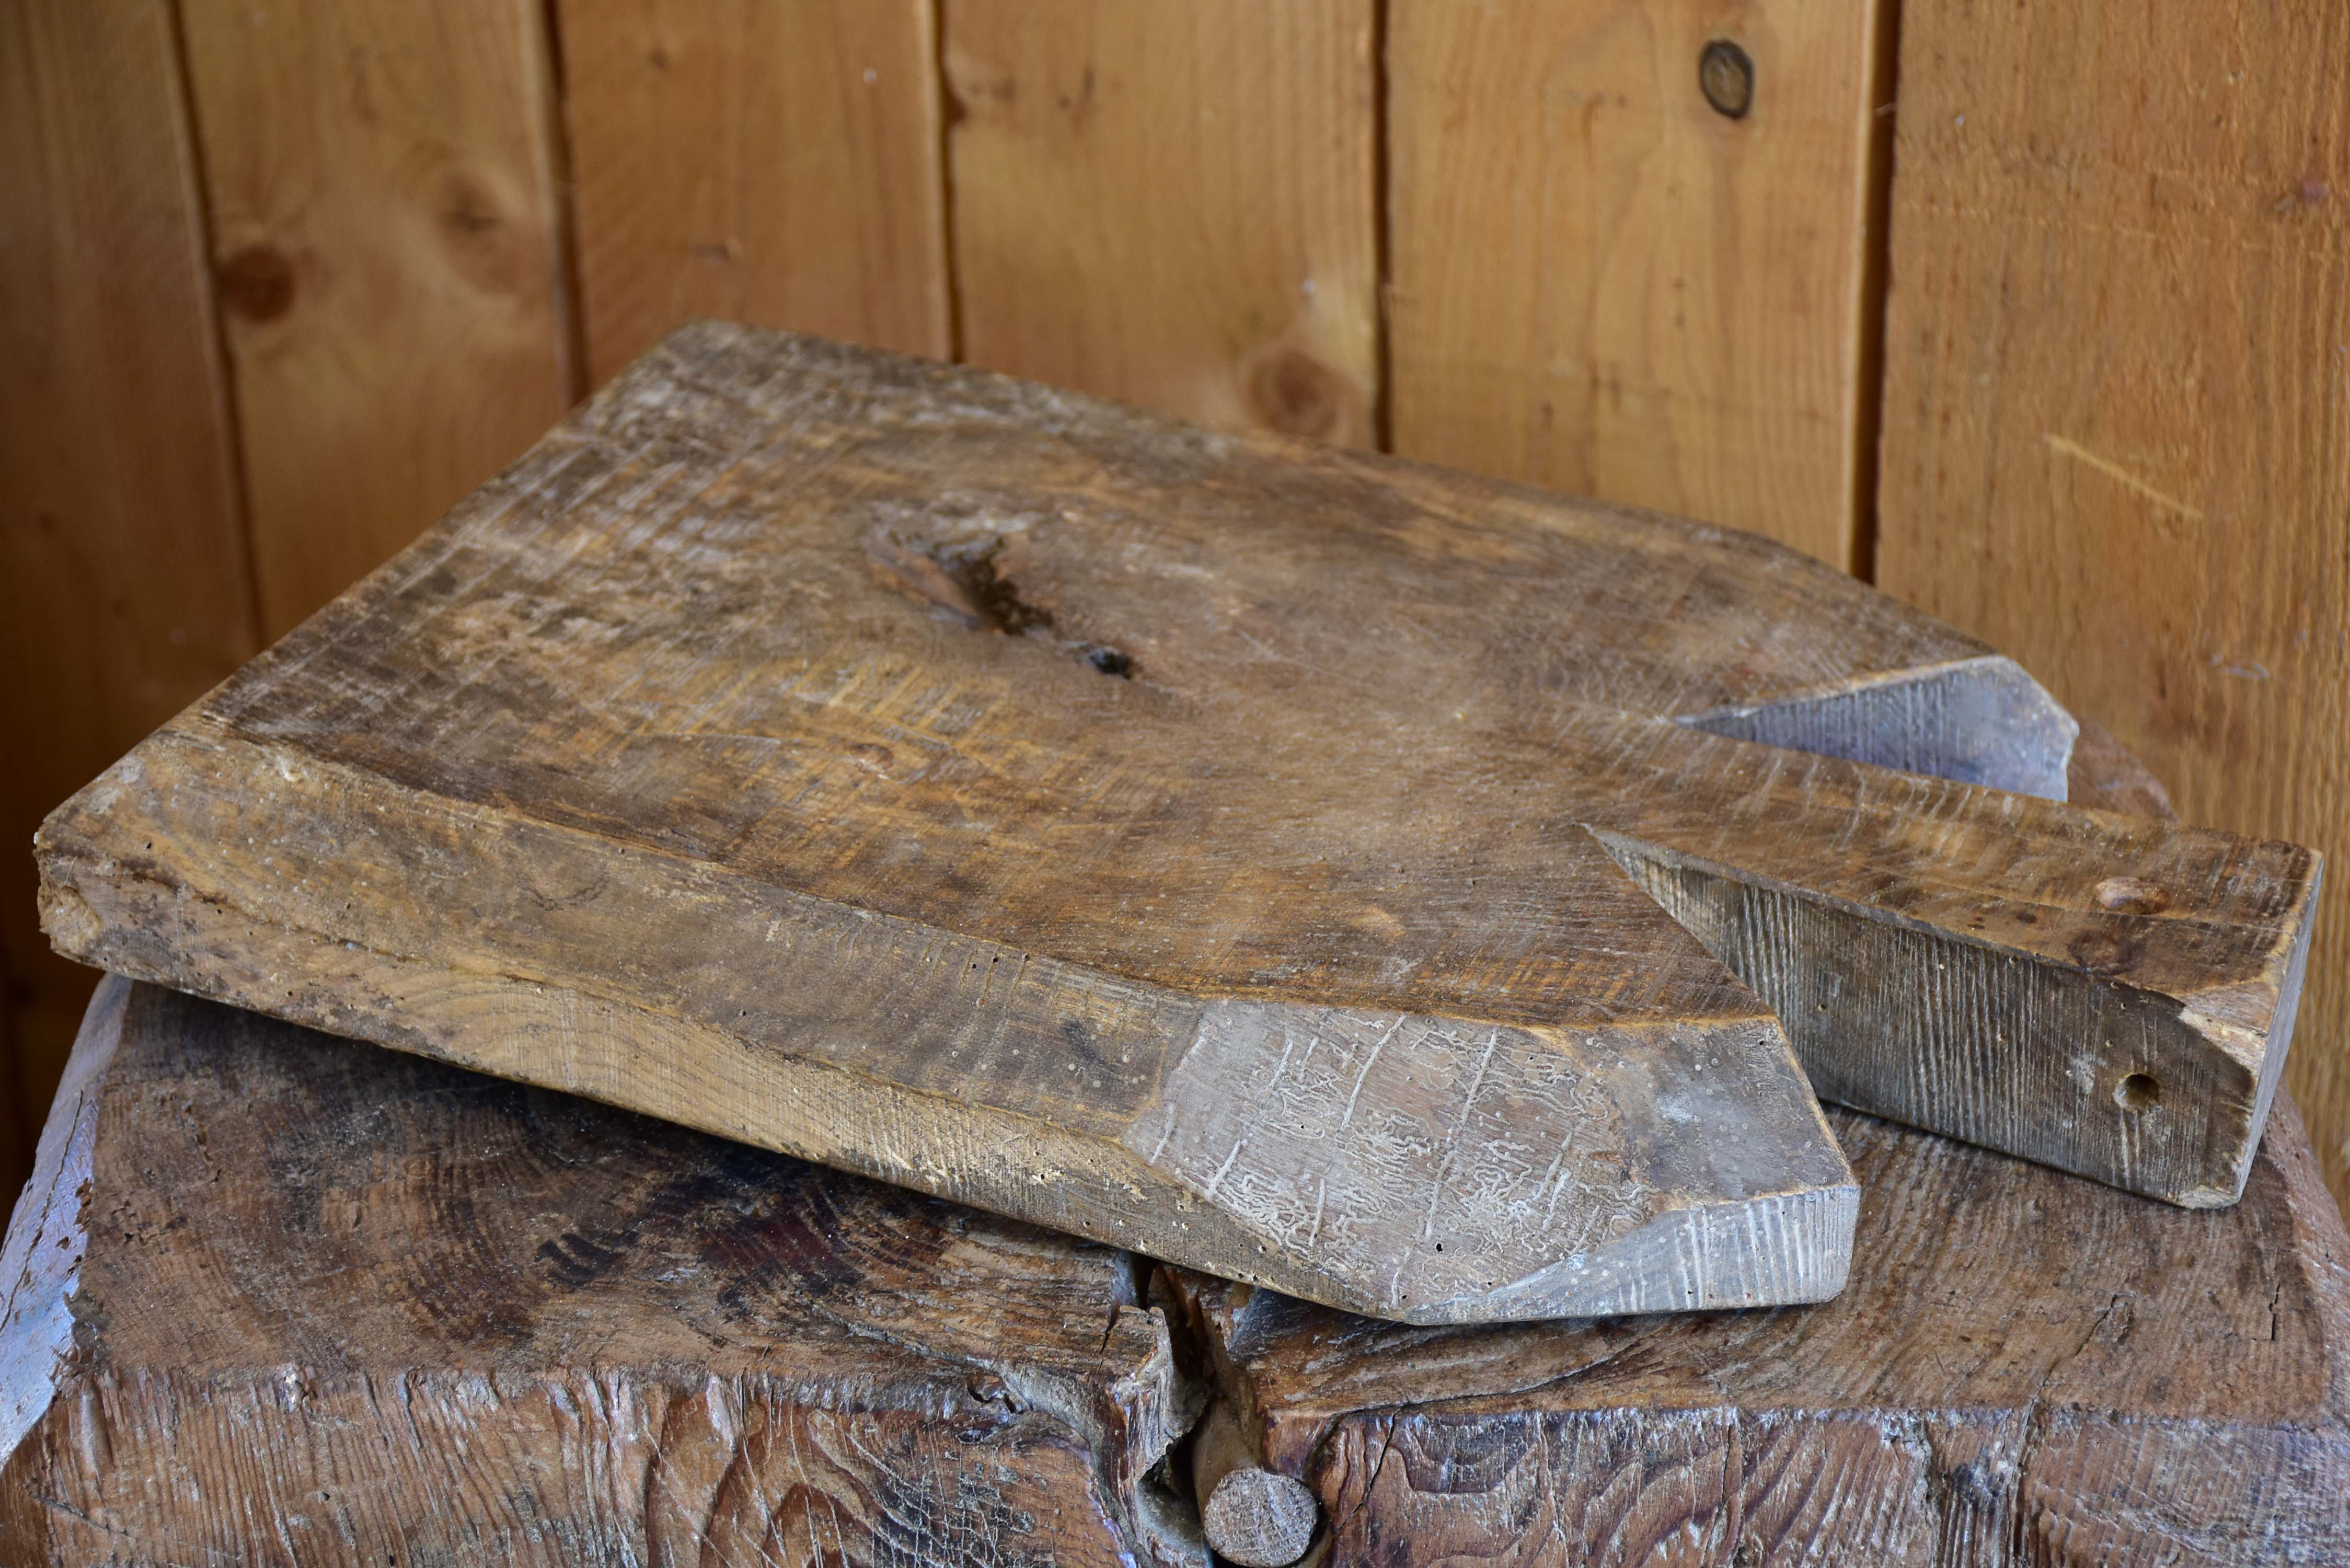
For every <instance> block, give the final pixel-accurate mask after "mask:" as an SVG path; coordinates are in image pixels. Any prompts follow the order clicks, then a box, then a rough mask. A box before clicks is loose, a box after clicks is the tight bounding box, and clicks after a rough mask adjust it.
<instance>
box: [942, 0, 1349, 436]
mask: <svg viewBox="0 0 2350 1568" xmlns="http://www.w3.org/2000/svg"><path fill="white" fill-rule="evenodd" d="M941 15H942V16H943V17H944V32H945V36H944V47H945V56H944V58H945V63H946V75H947V83H948V90H949V91H950V93H951V95H952V101H951V104H950V106H949V115H950V119H951V127H952V129H951V132H950V136H949V155H950V159H951V175H952V180H951V188H952V191H953V199H954V223H953V233H954V271H955V288H956V293H957V297H958V301H959V306H960V310H961V319H962V355H963V357H964V358H967V359H969V360H970V361H971V362H972V363H973V364H977V365H983V366H986V367H987V368H989V369H995V370H1003V371H1007V372H1010V373H1012V374H1014V375H1019V376H1033V377H1035V378H1036V379H1039V380H1044V381H1050V382H1053V383H1055V384H1056V385H1060V386H1065V387H1076V388H1080V389H1084V390H1087V391H1090V392H1097V393H1101V394H1104V395H1106V396H1108V397H1114V398H1119V399H1123V400H1128V401H1130V402H1135V403H1140V404H1143V405H1145V406H1147V407H1149V408H1154V409H1159V410H1164V411H1167V412H1170V413H1175V414H1180V415H1181V416H1183V417H1184V418H1186V419H1192V420H1198V421H1201V422H1203V423H1206V424H1211V425H1217V426H1222V427H1225V428H1232V429H1247V428H1254V429H1270V430H1276V431H1286V432H1288V433H1291V434H1294V435H1303V436H1314V437H1317V438H1322V439H1326V440H1331V441H1347V442H1352V443H1356V444H1358V445H1368V444H1370V443H1371V441H1373V440H1374V437H1375V435H1376V430H1375V423H1374V414H1375V410H1376V406H1377V401H1378V275H1377V260H1376V255H1377V228H1376V225H1377V223H1378V217H1377V202H1378V196H1377V192H1376V190H1375V174H1374V168H1373V143H1374V140H1375V137H1376V133H1377V132H1376V125H1377V116H1378V103H1377V101H1376V97H1375V94H1374V90H1373V81H1374V72H1373V61H1372V58H1371V41H1372V5H1371V0H1295V3H1293V4H1287V5H1260V4H1256V3H1254V0H1197V3H1193V4H1186V5H1128V4H1121V3H1119V0H945V4H944V5H943V8H942V12H941Z"/></svg>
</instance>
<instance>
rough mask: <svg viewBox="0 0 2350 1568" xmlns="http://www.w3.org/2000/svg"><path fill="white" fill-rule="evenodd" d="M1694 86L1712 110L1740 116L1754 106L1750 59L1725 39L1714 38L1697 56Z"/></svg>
mask: <svg viewBox="0 0 2350 1568" xmlns="http://www.w3.org/2000/svg"><path fill="white" fill-rule="evenodd" d="M1697 85H1698V88H1699V90H1700V91H1701V92H1703V93H1704V94H1705V101H1706V102H1708V103H1710V104H1711V105H1713V107H1714V109H1715V112H1717V113H1719V114H1721V115H1724V116H1727V117H1728V118H1729V119H1745V118H1746V111H1747V110H1748V109H1752V108H1753V107H1754V58H1753V57H1752V56H1751V55H1749V54H1748V53H1747V52H1746V51H1745V50H1744V49H1742V48H1740V47H1738V46H1737V45H1736V44H1733V43H1731V41H1730V40H1729V39H1727V38H1716V39H1714V40H1713V41H1712V42H1711V43H1710V44H1708V45H1706V47H1705V52H1704V53H1703V54H1700V56H1698V57H1697Z"/></svg>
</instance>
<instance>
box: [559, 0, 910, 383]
mask: <svg viewBox="0 0 2350 1568" xmlns="http://www.w3.org/2000/svg"><path fill="white" fill-rule="evenodd" d="M561 17H562V25H561V28H560V32H561V39H562V49H563V64H564V84H565V85H564V98H565V118H566V122H567V125H568V126H569V128H570V145H571V175H572V182H573V188H574V198H573V200H574V210H575V212H576V213H577V234H578V248H579V280H580V289H579V292H580V303H581V315H582V317H583V320H584V321H585V324H586V330H587V362H588V373H589V378H590V379H591V380H592V381H594V382H598V383H600V382H602V381H603V380H604V379H607V378H608V377H609V376H611V375H612V374H613V372H615V371H617V370H618V369H619V368H620V367H621V366H623V365H625V364H627V363H628V362H629V360H630V359H633V358H636V357H637V356H638V355H639V354H640V353H642V352H643V351H644V350H645V349H647V348H650V347H651V346H652V344H653V342H654V341H655V340H656V339H657V338H659V337H660V335H661V334H662V333H663V332H665V331H667V330H668V329H669V328H670V327H673V326H675V325H676V324H677V323H679V322H681V321H683V320H685V319H687V318H689V317H695V316H723V317H731V318H733V319H735V320H740V321H751V322H756V323H758V324H759V325H761V326H767V327H795V328H798V329H800V330H803V331H808V332H820V333H823V334H825V335H826V336H827V337H844V338H847V339H850V340H852V341H855V342H859V343H870V344H873V345H875V346H877V347H879V348H899V349H904V350H906V351H908V352H910V353H917V354H929V355H932V356H934V357H937V358H946V357H947V356H949V355H950V354H951V352H952V336H951V331H950V327H949V321H948V315H947V290H946V235H945V198H944V192H943V191H942V189H941V173H940V171H941V148H940V130H939V82H938V64H937V48H936V40H935V37H934V36H933V35H934V31H935V28H934V26H933V19H932V18H933V13H932V5H931V0H869V3H860V4H855V5H847V4H842V3H840V0H562V10H561Z"/></svg>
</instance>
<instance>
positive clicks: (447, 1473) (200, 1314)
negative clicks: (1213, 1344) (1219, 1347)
mask: <svg viewBox="0 0 2350 1568" xmlns="http://www.w3.org/2000/svg"><path fill="white" fill-rule="evenodd" d="M42 1162H43V1166H42V1172H41V1178H40V1179H39V1180H37V1181H36V1184H35V1185H34V1187H32V1188H31V1189H27V1191H26V1196H25V1198H24V1199H23V1200H22V1201H21V1202H20V1203H19V1204H18V1207H17V1210H16V1220H15V1223H14V1224H13V1225H12V1227H11V1229H10V1232H9V1238H8V1245H7V1254H6V1255H7V1262H8V1270H7V1276H8V1278H9V1280H10V1281H11V1295H10V1307H11V1310H10V1314H9V1316H8V1317H7V1319H6V1321H5V1324H0V1456H5V1469H0V1556H5V1559H6V1560H7V1561H8V1562H10V1563H26V1564H30V1563H74V1562H88V1561H91V1560H93V1559H95V1558H97V1557H99V1556H105V1557H107V1558H108V1559H109V1561H113V1560H122V1561H138V1562H153V1563H192V1562H239V1563H303V1564H306V1565H307V1564H318V1563H351V1564H362V1563H366V1564H377V1563H384V1562H385V1561H387V1560H388V1559H396V1560H398V1561H400V1562H411V1561H415V1562H434V1563H546V1564H552V1563H577V1564H581V1565H583V1568H584V1565H587V1564H603V1563H616V1562H630V1563H657V1564H670V1563H718V1564H725V1563H734V1564H744V1565H748V1564H754V1563H804V1562H816V1561H820V1562H824V1563H858V1564H868V1563H870V1564H884V1563H975V1564H999V1565H1005V1568H1009V1565H1013V1564H1042V1563H1063V1564H1072V1565H1074V1564H1095V1563H1098V1564H1102V1565H1104V1568H1107V1565H1109V1564H1113V1563H1135V1562H1141V1563H1190V1564H1203V1563H1204V1553H1203V1552H1201V1548H1200V1546H1199V1542H1198V1535H1197V1531H1196V1527H1195V1526H1192V1525H1191V1524H1189V1523H1188V1522H1187V1520H1186V1516H1185V1514H1184V1511H1183V1509H1182V1508H1181V1507H1180V1505H1178V1504H1175V1503H1174V1502H1172V1501H1171V1500H1170V1497H1169V1496H1168V1495H1167V1494H1166V1493H1164V1492H1163V1491H1162V1490H1160V1489H1159V1483H1158V1482H1157V1481H1156V1480H1148V1479H1146V1475H1147V1472H1149V1470H1150V1469H1151V1468H1152V1467H1153V1466H1155V1465H1156V1464H1157V1463H1158V1462H1159V1459H1160V1458H1161V1457H1162V1456H1163V1455H1165V1453H1166V1452H1167V1450H1168V1449H1169V1447H1170V1444H1171V1443H1172V1442H1173V1440H1174V1439H1175V1438H1176V1437H1177V1436H1178V1435H1180V1432H1181V1430H1182V1429H1183V1428H1184V1427H1185V1426H1186V1425H1188V1424H1189V1423H1190V1421H1191V1419H1192V1418H1194V1417H1195V1416H1196V1414H1197V1411H1196V1408H1195V1404H1196V1400H1195V1398H1194V1397H1193V1396H1192V1395H1191V1394H1189V1393H1187V1392H1186V1390H1185V1387H1184V1386H1183V1384H1182V1381H1181V1379H1180V1377H1179V1376H1178V1374H1177V1372H1176V1370H1175V1368H1174V1366H1173V1364H1172V1362H1171V1361H1170V1347H1169V1341H1168V1334H1167V1328H1166V1323H1165V1320H1164V1318H1163V1317H1162V1316H1161V1314H1159V1312H1158V1311H1157V1310H1156V1309H1154V1308H1152V1307H1149V1306H1148V1305H1145V1304H1142V1303H1139V1302H1138V1300H1137V1298H1136V1294H1135V1288H1134V1287H1135V1275H1134V1272H1133V1268H1132V1261H1131V1260H1130V1259H1128V1257H1127V1256H1126V1255H1124V1254H1122V1253H1118V1252H1115V1251H1109V1250H1107V1249H1104V1248H1099V1247H1094V1246H1089V1245H1087V1244H1084V1243H1081V1242H1076V1241H1069V1240H1068V1239H1066V1238H1065V1237H1058V1236H1053V1235H1048V1234H1046V1233H1045V1232H1042V1231H1033V1230H1030V1229H1028V1228H1027V1227H1025V1226H1022V1225H1018V1224H1014V1223H1012V1222H1010V1221H1005V1220H993V1219H991V1218H989V1217H987V1216H985V1215H982V1214H976V1213H972V1212H970V1211H968V1210H959V1209H956V1208H954V1207H952V1206H951V1205H948V1204H945V1203H941V1202H939V1201H937V1200H935V1199H921V1198H917V1197H915V1196H913V1195H911V1194H909V1193H905V1192H902V1191H899V1190H896V1189H887V1188H882V1187H879V1186H877V1185H875V1184H873V1183H870V1182H867V1181H864V1180H861V1179H857V1178H854V1177H847V1176H842V1175H838V1174H835V1173H832V1172H828V1171H823V1170H819V1169H816V1168H814V1167H811V1166H806V1165H803V1164H801V1163H799V1162H797V1161H795V1160H790V1159H785V1158H779V1157H775V1156H772V1155H766V1154H763V1153H760V1152H758V1151H756V1150H753V1149H748V1148H744V1147H741V1146H740V1145H733V1144H728V1143H724V1142H722V1141H720V1140H717V1139H712V1138H705V1137H696V1136H694V1135H691V1134H689V1133H686V1132H683V1131H681V1130H680V1129H678V1128H675V1127H668V1126H664V1125H662V1124H660V1123H655V1122H650V1121H646V1120H644V1119H642V1118H639V1117H636V1116H627V1115H625V1114H622V1113H619V1112H616V1111H609V1110H606V1109H603V1108H601V1107H598V1106H591V1105H588V1104H587V1103H586V1102H583V1101H578V1100H573V1099H569V1098H567V1097H565V1096H554V1095H547V1094H544V1093H541V1092H538V1091H535V1090H528V1089H524V1088H519V1087H517V1086H515V1085H510V1084H504V1083H500V1082H498V1081H496V1080H494V1079H491V1078H485V1077H480V1076H477V1075H472V1074H466V1073H461V1072H458V1071H455V1070H453V1069H452V1068H448V1067H443V1066H441V1065H439V1064H432V1063H426V1062H421V1061H418V1060H415V1059H413V1058H407V1057H401V1056H398V1055H394V1054H390V1053H387V1052H379V1051H375V1050H373V1049H370V1048H368V1047H365V1046H359V1045H352V1044H347V1043H344V1042H340V1041H335V1040H329V1039H327V1038H324V1037H321V1036H317V1035H314V1034H310V1033H307V1031H304V1030H300V1029H296V1028H294V1027H292V1026H289V1025H286V1024H281V1023H271V1022H269V1021H266V1020H264V1019H260V1018H257V1017H255V1016H254V1015H252V1014H249V1013H241V1012H234V1011H233V1010H231V1009H227V1008H223V1007H220V1006H217V1005H215V1004H213V1003H210V1002H198V1001H195V1000H194V999H192V998H188V997H183V996H178V995H174V994H172V993H170V992H162V991H160V990H156V989H152V988H148V987H138V986H131V985H128V984H126V983H125V982H123V981H120V980H109V981H106V982H105V984H104V985H103V986H102V987H101V988H100V991H99V997H98V1000H97V1002H95V1003H94V1004H93V1006H92V1009H91V1013H90V1018H89V1022H88V1027H87V1029H86V1031H85V1033H84V1035H83V1039H82V1042H81V1044H80V1046H79V1048H78V1051H77V1053H76V1054H75V1057H74V1062H73V1066H72V1068H71V1070H70V1072H69V1074H68V1083H67V1086H66V1089H65V1092H64V1093H63V1094H61V1095H60V1096H59V1099H58V1102H57V1109H56V1112H55V1114H54V1116H53V1117H52V1120H51V1122H50V1127H49V1130H48V1132H47V1135H45V1138H44V1142H43V1146H42ZM68 1348H69V1349H70V1353H69V1354H66V1353H67V1352H68Z"/></svg>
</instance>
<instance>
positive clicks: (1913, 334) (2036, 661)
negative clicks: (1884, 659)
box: [1879, 0, 2350, 1203]
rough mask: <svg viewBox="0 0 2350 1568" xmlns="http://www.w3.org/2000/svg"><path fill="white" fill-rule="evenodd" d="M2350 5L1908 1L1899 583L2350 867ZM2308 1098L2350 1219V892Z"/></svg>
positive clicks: (2323, 988)
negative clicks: (2347, 858) (2349, 84)
mask: <svg viewBox="0 0 2350 1568" xmlns="http://www.w3.org/2000/svg"><path fill="white" fill-rule="evenodd" d="M2345 61H2350V8H2345V7H2344V6H2343V5H2339V4H2338V3H2335V0H2280V3H2276V4H2269V3H2267V0H2261V3H2258V4H2255V3H2253V0H2211V3H2210V4H2208V5H2181V6H2161V5H2141V6H2133V7H2127V8H2116V7H2111V6H2103V5H2053V4H2052V5H2024V6H2021V7H2019V6H2016V5H2012V4H2008V3H2006V0H1999V3H1992V0H1906V3H1905V5H1904V6H1903V12H1902V44H1901V108H1900V115H1899V129H1898V156H1897V161H1896V167H1897V170H1898V176H1897V178H1896V180H1895V182H1894V190H1893V229H1892V255H1891V259H1890V265H1889V274H1890V278H1891V288H1890V294H1889V297H1888V305H1887V327H1886V338H1885V341H1886V379H1885V405H1884V409H1885V414H1884V418H1885V444H1884V469H1883V473H1884V487H1883V493H1882V537H1881V542H1880V544H1879V563H1880V580H1881V582H1882V583H1883V585H1884V586H1885V587H1887V588H1888V589H1890V590H1891V591H1892V592H1894V593H1896V594H1898V595H1900V596H1901V597H1904V598H1907V599H1909V600H1911V601H1913V602H1915V603H1917V604H1919V605H1922V606H1924V607H1926V608H1928V609H1929V610H1932V611H1934V612H1935V613H1936V614H1939V615H1941V616H1943V617H1945V618H1949V619H1950V620H1952V621H1955V622H1957V623H1958V624H1959V625H1960V626H1962V627H1965V628H1968V629H1969V630H1971V631H1974V632H1976V633H1978V634H1980V635H1981V636H1982V637H1985V638H1987V639H1990V640H1991V641H1992V642H1994V643H1997V644H1998V645H2000V646H2001V647H2002V648H2003V649H2006V650H2008V651H2009V652H2011V653H2013V654H2014V655H2016V656H2017V657H2018V658H2019V659H2022V661H2023V663H2024V664H2025V665H2026V666H2027V667H2029V668H2030V669H2031V670H2033V671H2034V672H2035V673H2037V674H2038V675H2039V676H2040V678H2041V679H2042V680H2045V681H2047V682H2048V683H2049V684H2050V686H2051V687H2052V688H2053V689H2054V691H2056V693H2057V695H2058V696H2059V697H2060V698H2062V699H2063V700H2064V701H2066V702H2068V703H2071V704H2073V705H2074V707H2076V708H2077V709H2079V710H2080V711H2085V712H2088V713H2093V714H2095V715H2096V716H2097V717H2098V718H2099V719H2100V720H2102V721H2103V722H2105V723H2106V724H2107V725H2108V726H2110V727H2112V728H2113V729H2114V730H2115V731H2116V732H2117V733H2119V734H2120V736H2121V737H2122V739H2123V740H2124V741H2126V742H2127V743H2128V744H2129V745H2130V746H2132V747H2133V748H2134V749H2136V750H2137V752H2138V753H2140V754H2142V755H2143V756H2144V757H2145V758H2146V759H2147V762H2148V763H2151V764H2152V765H2153V767H2154V770H2155V771H2156V773H2158V774H2160V775H2161V776H2162V777H2163V778H2164V779H2165V780H2167V781H2168V784H2170V786H2171V789H2172V792H2173V794H2175V796H2176V797H2177V801H2178V806H2179V809H2180V810H2181V812H2182V813H2184V815H2187V816H2189V817H2190V818H2192V819H2194V820H2197V821H2204V822H2211V823H2215V824H2219V825H2222V826H2229V827H2233V828H2238V829H2241V830H2244V831H2248V832H2257V833H2267V834H2275V835H2278V836H2289V837H2293V838H2297V839H2300V840H2302V841H2303V842H2306V843H2310V844H2314V845H2316V846H2318V847H2320V848H2322V849H2324V850H2326V851H2328V852H2329V853H2330V854H2333V855H2334V856H2336V857H2339V856H2340V855H2342V854H2343V853H2344V852H2345V851H2350V832H2346V831H2345V829H2350V786H2345V779H2350V93H2345V90H2344V83H2345V77H2344V65H2345ZM2331 870H2332V875H2331V876H2330V877H2329V878H2328V881H2329V882H2330V884H2331V886H2330V888H2328V894H2327V897H2326V898H2325V901H2324V908H2323V909H2322V911H2321V913H2320V916H2319V919H2318V923H2317V928H2316V937H2315V942H2316V946H2315V949H2314V952H2313V953H2312V956H2311V958H2310V967H2309V980H2308V986H2307V990H2306V992H2305V994H2304V996H2303V1002H2302V1012H2301V1018H2300V1023H2299V1028H2298V1030H2297V1031H2296V1033H2295V1037H2294V1043H2293V1054H2292V1056H2291V1057H2290V1058H2289V1059H2288V1067H2287V1077H2288V1082H2289V1083H2290V1084H2291V1085H2292V1087H2293V1092H2294V1095H2295V1096H2296V1097H2297V1098H2299V1100H2300V1101H2301V1104H2302V1106H2303V1109H2304V1111H2305V1112H2306V1113H2307V1116H2308V1119H2309V1123H2310V1130H2311V1131H2312V1133H2313V1134H2314V1135H2315V1138H2316V1142H2317V1144H2318V1147H2319V1153H2320V1156H2321V1158H2322V1160H2323V1162H2324V1168H2325V1173H2326V1177H2327V1179H2328V1181H2329V1182H2330V1183H2331V1185H2332V1187H2333V1189H2334V1194H2335V1197H2336V1198H2337V1199H2342V1200H2344V1201H2345V1203H2350V866H2345V864H2344V862H2343V861H2342V860H2341V859H2339V858H2337V859H2336V860H2335V863H2334V866H2333V867H2332V868H2331Z"/></svg>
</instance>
